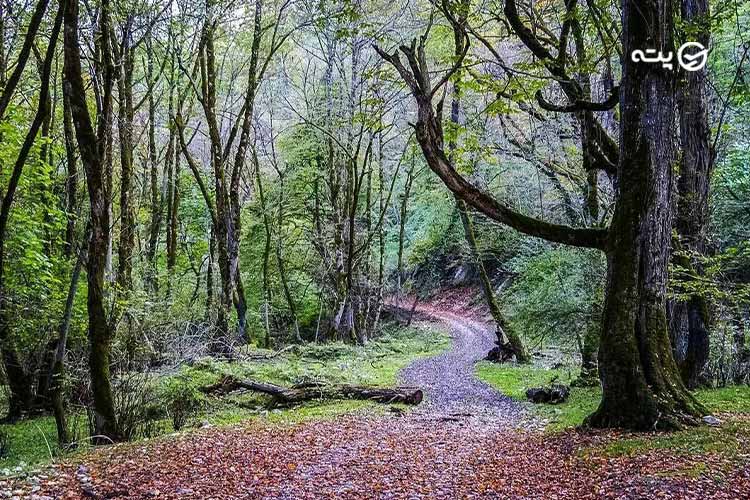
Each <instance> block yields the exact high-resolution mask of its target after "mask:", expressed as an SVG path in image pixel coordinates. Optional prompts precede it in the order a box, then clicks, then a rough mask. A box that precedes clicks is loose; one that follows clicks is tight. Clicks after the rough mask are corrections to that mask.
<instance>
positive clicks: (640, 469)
mask: <svg viewBox="0 0 750 500" xmlns="http://www.w3.org/2000/svg"><path fill="white" fill-rule="evenodd" d="M446 309H451V311H452V312H446ZM419 312H420V313H421V315H422V316H423V317H430V318H431V319H434V320H436V321H440V322H441V323H443V324H445V325H447V327H448V328H449V329H450V333H451V336H452V337H453V343H452V346H451V348H450V349H449V350H448V351H446V352H444V353H442V354H440V355H438V356H435V357H432V358H427V359H423V360H420V361H417V362H415V363H413V364H411V365H410V366H408V367H407V368H405V369H404V370H403V371H402V373H401V379H402V381H403V382H404V383H410V384H418V385H421V386H422V387H423V388H424V389H425V391H426V393H427V400H426V401H425V403H423V404H422V405H420V406H419V407H418V408H417V409H415V410H413V411H411V412H408V413H406V414H400V413H395V414H391V415H367V414H353V415H346V416H342V417H337V418H335V419H331V420H320V421H310V422H305V423H301V424H296V425H274V424H270V423H268V422H261V421H251V422H247V423H243V424H241V425H236V426H227V427H217V428H212V429H211V428H209V429H199V430H195V431H192V432H189V433H182V434H176V435H173V436H164V437H162V438H158V439H154V440H152V441H149V442H146V441H142V442H139V443H131V444H119V445H114V446H107V447H104V448H101V449H97V450H94V451H92V452H90V453H86V454H85V455H80V456H71V457H70V458H69V459H66V460H65V461H63V462H62V463H61V464H58V465H56V466H54V467H52V468H49V469H48V470H45V471H44V472H42V473H40V474H38V475H34V476H31V477H29V478H26V479H24V478H20V479H18V480H15V481H10V482H7V481H0V498H3V497H8V498H19V499H21V498H24V499H26V498H28V499H31V500H51V499H82V500H85V499H89V498H96V499H102V500H103V499H106V498H117V499H128V500H129V499H132V500H145V499H150V498H157V499H169V500H182V499H190V500H208V499H211V500H214V499H216V500H229V499H241V500H251V499H252V500H256V499H263V500H265V499H268V500H271V499H274V500H276V499H284V500H300V499H301V500H307V499H310V500H317V499H328V498H336V499H344V500H360V499H368V500H369V499H378V500H380V499H383V500H386V499H387V500H391V499H403V500H421V499H425V500H426V499H433V498H434V499H446V500H447V499H451V500H452V499H456V498H467V499H493V500H494V499H512V500H516V499H518V500H521V499H523V500H526V499H534V500H537V499H538V500H542V499H544V500H546V499H549V498H556V499H561V500H562V499H570V500H573V499H575V500H598V499H602V498H606V499H612V500H615V499H617V500H622V499H640V498H680V499H685V500H687V499H690V500H698V499H700V500H706V499H716V500H726V499H735V498H747V496H741V494H740V493H738V492H747V491H750V459H747V460H744V459H743V460H741V461H739V462H738V459H737V458H736V457H734V458H733V457H732V456H731V455H729V456H726V457H724V456H722V455H715V454H713V455H702V454H695V455H684V454H675V453H672V451H671V450H669V449H656V450H653V451H650V452H647V453H644V454H641V455H638V456H631V455H622V456H618V457H612V456H609V455H606V454H601V453H599V452H597V451H596V450H602V449H604V447H605V446H607V445H608V443H613V442H615V441H616V440H618V439H621V437H622V434H621V433H597V434H592V433H589V434H583V433H578V432H575V431H568V432H565V433H562V434H557V435H553V436H546V435H544V434H542V433H539V432H528V429H523V428H521V429H519V428H511V425H513V424H517V423H518V422H519V421H520V420H522V418H521V417H522V415H523V411H522V410H521V409H520V408H519V407H518V405H516V404H515V403H513V402H512V401H510V400H509V399H508V398H506V397H505V396H503V395H502V394H500V393H498V392H497V391H494V390H493V389H491V388H490V387H488V386H487V385H485V384H483V383H482V382H480V381H479V380H477V379H476V378H475V377H474V373H473V372H474V363H475V362H476V361H477V360H479V359H481V358H482V357H483V356H484V354H485V353H486V351H487V350H488V349H489V348H490V347H492V345H493V340H494V339H493V335H492V332H491V330H490V329H489V328H487V327H486V326H485V325H483V324H482V323H481V322H478V321H474V320H472V319H468V318H467V317H465V315H464V313H462V312H461V311H460V310H459V309H457V308H455V307H454V308H445V307H443V308H441V307H439V306H432V307H430V306H424V307H423V308H421V310H419ZM483 417H488V418H483ZM736 444H737V449H746V448H747V447H748V446H750V442H748V440H747V439H745V438H744V437H743V436H742V435H741V434H738V438H737V443H736ZM584 451H585V453H584ZM697 467H700V469H697ZM694 470H701V471H705V473H702V474H700V475H696V474H694V473H693V474H691V473H688V474H683V473H682V472H681V471H694Z"/></svg>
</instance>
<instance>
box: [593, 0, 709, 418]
mask: <svg viewBox="0 0 750 500" xmlns="http://www.w3.org/2000/svg"><path fill="white" fill-rule="evenodd" d="M672 16H673V12H672V4H671V2H670V0H648V1H637V0H623V2H622V18H623V32H622V39H623V45H624V47H623V49H624V50H623V53H626V54H630V53H631V52H632V51H633V50H637V49H641V50H643V49H645V48H656V49H657V50H659V51H661V52H664V53H667V52H674V43H673V40H672V32H673V28H674V22H673V17H672ZM644 25H646V26H651V27H652V29H651V30H650V32H651V36H649V31H647V30H644V29H642V27H643V26H644ZM674 84H675V80H674V75H673V73H672V72H671V71H667V70H666V69H663V68H662V67H661V65H657V64H649V63H645V62H641V63H633V62H631V61H630V59H629V58H624V60H623V80H622V85H621V94H620V108H621V113H622V116H621V124H620V126H621V134H620V136H621V143H620V161H619V164H618V178H619V179H621V182H620V193H619V197H618V200H617V207H616V209H615V213H614V216H613V220H612V224H611V228H610V231H609V242H608V249H607V259H608V263H609V269H608V276H607V291H606V299H605V306H604V315H603V330H602V338H601V345H600V348H599V372H600V376H601V381H602V388H603V394H602V401H601V403H600V405H599V408H598V409H597V410H596V412H594V413H593V414H592V415H590V416H589V417H588V419H587V423H588V424H589V425H591V426H594V427H625V428H629V429H638V430H653V429H674V428H679V427H681V426H683V425H685V424H694V423H697V422H699V417H700V415H701V413H702V412H703V409H702V408H701V406H700V405H699V404H698V402H697V401H696V400H695V399H694V398H693V396H692V395H691V394H690V393H689V392H688V390H687V389H686V387H685V385H684V384H683V382H682V379H681V378H680V374H679V371H678V369H677V364H676V363H675V361H674V358H673V356H672V350H671V346H670V342H669V334H668V330H667V317H666V288H667V269H668V263H669V258H670V246H671V232H672V216H671V214H672V210H671V207H672V202H673V200H672V193H673V185H674V181H675V179H674V165H675V161H676V148H675V144H676V127H675V123H676V117H675V104H676V103H675V87H674Z"/></svg>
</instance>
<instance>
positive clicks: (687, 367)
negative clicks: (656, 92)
mask: <svg viewBox="0 0 750 500" xmlns="http://www.w3.org/2000/svg"><path fill="white" fill-rule="evenodd" d="M681 14H682V19H683V20H684V21H685V22H686V35H687V36H688V37H690V38H693V37H692V36H690V35H692V34H693V33H695V35H697V36H695V38H697V41H698V42H699V43H701V44H702V45H703V46H704V47H708V45H709V41H710V21H709V8H708V1H707V0H683V1H682V2H681ZM707 79H708V75H707V70H706V68H705V67H704V68H703V69H701V70H699V71H691V72H684V74H682V75H681V78H680V88H679V90H680V116H679V121H680V144H681V146H682V156H681V159H680V173H679V177H678V179H677V199H676V215H675V222H674V226H675V229H676V230H677V240H676V241H675V242H674V243H675V246H676V248H675V250H676V252H675V254H674V256H673V263H674V265H675V267H676V268H677V270H678V273H677V274H678V278H682V279H683V280H685V281H687V282H688V283H690V282H695V281H699V277H700V276H701V275H702V274H703V271H702V269H703V263H702V262H701V258H702V257H704V256H705V255H706V253H707V251H708V234H707V233H708V231H707V225H708V193H709V186H710V180H711V172H712V170H713V163H714V154H715V153H714V152H713V150H712V147H711V144H710V143H709V141H710V140H711V132H710V127H709V123H708V105H707V102H706V98H707V94H708V87H707V81H708V80H707ZM684 295H687V297H685V298H684V299H683V298H680V299H676V300H670V301H669V303H668V308H667V311H668V313H669V314H668V316H669V327H670V334H671V337H672V343H673V346H674V354H675V358H676V360H677V364H678V366H679V369H680V372H681V374H682V379H683V381H684V382H685V384H687V386H688V387H690V388H695V387H697V386H698V385H699V383H700V382H701V376H702V374H703V370H704V368H705V366H706V363H707V362H708V354H709V330H710V320H711V318H710V313H709V303H708V300H707V298H706V297H705V296H704V295H703V294H701V293H700V292H699V291H697V290H693V291H692V293H691V292H690V291H688V292H687V293H686V294H684Z"/></svg>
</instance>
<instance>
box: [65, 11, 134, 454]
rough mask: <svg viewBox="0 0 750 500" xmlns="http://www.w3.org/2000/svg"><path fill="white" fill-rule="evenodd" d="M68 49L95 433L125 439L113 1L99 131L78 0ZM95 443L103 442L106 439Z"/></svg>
mask: <svg viewBox="0 0 750 500" xmlns="http://www.w3.org/2000/svg"><path fill="white" fill-rule="evenodd" d="M64 5H65V38H64V39H65V52H64V73H65V83H64V91H65V92H67V93H68V97H69V101H70V108H71V114H72V118H73V123H74V126H75V130H76V138H77V141H78V150H79V151H80V155H81V163H82V164H83V166H84V169H85V171H86V181H87V184H88V191H89V203H90V205H91V235H90V237H89V245H88V259H87V266H86V270H87V282H88V299H87V310H88V317H89V326H88V337H89V349H90V352H89V371H90V374H91V392H92V394H93V399H94V434H95V435H96V436H106V438H108V439H110V440H112V441H119V440H121V439H122V435H121V433H120V431H119V426H118V423H117V417H116V413H115V407H114V398H113V395H112V385H111V382H110V372H109V363H110V349H111V342H112V337H113V331H112V328H111V326H110V324H109V322H108V320H107V312H106V309H105V305H104V273H105V269H106V265H107V247H108V233H109V230H110V226H109V222H110V210H109V205H110V203H109V201H108V200H109V193H108V189H107V184H108V182H107V179H106V165H105V158H106V154H107V153H106V149H107V147H108V144H107V141H106V135H107V134H106V130H107V127H108V122H109V121H110V120H111V119H112V87H113V83H114V78H115V75H114V67H113V64H112V55H111V49H110V45H109V39H108V38H109V37H108V36H106V35H104V34H106V33H109V30H110V25H109V15H110V11H109V10H110V4H109V0H103V2H102V10H101V18H100V23H101V29H100V34H99V36H100V37H101V40H100V42H101V47H102V54H101V55H102V62H103V64H102V66H103V67H102V70H103V74H102V75H101V76H102V85H103V95H102V110H101V113H100V115H99V116H98V117H97V121H98V126H97V133H96V134H95V133H94V128H93V125H92V122H91V117H90V115H89V111H88V107H87V103H86V89H85V85H84V82H83V76H82V68H81V54H80V45H79V40H78V2H77V0H65V1H64ZM95 441H97V442H101V441H102V439H101V438H97V439H96V440H95Z"/></svg>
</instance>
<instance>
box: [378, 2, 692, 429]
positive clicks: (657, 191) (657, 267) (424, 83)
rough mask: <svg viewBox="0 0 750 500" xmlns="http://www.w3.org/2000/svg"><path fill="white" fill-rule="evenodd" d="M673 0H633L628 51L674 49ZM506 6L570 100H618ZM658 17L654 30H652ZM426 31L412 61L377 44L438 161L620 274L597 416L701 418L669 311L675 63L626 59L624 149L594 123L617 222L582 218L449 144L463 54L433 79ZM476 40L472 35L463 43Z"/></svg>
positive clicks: (495, 210)
mask: <svg viewBox="0 0 750 500" xmlns="http://www.w3.org/2000/svg"><path fill="white" fill-rule="evenodd" d="M669 5H670V3H669V1H668V0H650V1H647V2H637V5H636V2H634V1H633V0H623V1H622V12H623V31H622V52H623V53H626V54H629V53H631V52H632V51H633V50H635V49H640V48H643V47H651V46H654V47H655V48H656V49H657V50H661V51H664V52H668V51H670V50H672V49H673V48H674V47H673V45H674V44H673V40H672V31H673V28H674V20H673V18H672V11H671V9H670V8H669ZM505 12H506V15H507V16H508V20H509V22H510V24H511V26H512V27H513V29H514V32H515V33H516V34H517V35H518V36H519V38H521V40H522V41H523V42H524V44H525V45H526V46H527V47H529V48H530V49H531V50H532V52H535V53H538V54H539V56H540V58H542V59H544V60H545V61H546V64H547V68H548V70H549V71H550V72H551V73H552V74H553V75H555V76H558V77H561V78H562V77H566V78H565V79H562V80H561V87H562V89H563V91H564V92H565V94H566V96H567V97H568V99H569V100H570V101H571V104H570V105H569V106H566V107H565V110H570V111H578V110H582V109H586V108H588V109H607V108H606V106H604V105H601V104H599V103H591V102H587V101H584V100H583V99H582V97H581V93H580V88H579V87H578V86H577V85H576V84H575V83H574V81H573V80H571V79H569V78H567V74H566V72H565V68H564V65H561V64H559V59H558V58H552V57H551V54H549V53H548V52H547V51H546V49H545V48H544V47H543V46H542V45H541V43H540V42H539V41H538V40H537V39H536V37H535V35H534V34H533V32H531V30H529V29H528V28H527V27H526V26H525V25H523V23H522V22H520V18H519V17H518V14H517V10H516V6H515V1H514V0H507V1H506V4H505ZM644 24H646V25H648V26H651V27H652V28H651V30H650V33H651V36H650V38H649V35H648V32H646V31H645V30H642V29H640V27H641V26H642V25H644ZM425 42H426V36H422V37H421V38H420V40H419V42H417V40H414V41H413V42H412V44H411V46H402V47H401V48H400V51H401V52H402V53H403V54H404V55H405V56H406V59H407V63H408V68H407V67H406V66H405V65H404V64H403V63H402V62H401V59H400V57H399V54H398V52H395V53H392V54H388V53H386V52H384V51H383V50H381V49H379V48H377V47H376V50H377V51H378V53H379V54H380V55H381V57H383V58H384V59H385V60H387V61H389V62H390V63H391V64H392V65H393V66H394V67H395V68H396V70H397V71H398V73H399V75H400V76H401V78H402V79H403V80H404V81H405V82H406V84H407V85H408V87H409V90H410V91H411V94H412V96H413V97H414V100H415V101H416V104H417V118H418V120H417V123H416V124H415V129H416V137H417V140H418V142H419V144H420V146H421V148H422V152H423V153H424V156H425V159H426V160H427V163H428V165H429V166H430V168H431V169H432V170H433V172H435V173H436V174H437V175H438V177H440V179H441V180H442V181H443V183H444V184H445V185H446V186H447V187H448V188H449V189H450V190H451V191H452V192H453V193H454V194H455V195H456V196H457V197H459V198H460V199H462V200H464V201H465V202H466V203H467V205H469V206H470V207H472V208H473V209H475V210H478V211H479V212H481V213H483V214H485V215H487V216H488V217H490V218H492V219H494V220H495V221H497V222H500V223H503V224H506V225H508V226H510V227H513V228H515V229H516V230H518V231H520V232H522V233H525V234H528V235H530V236H536V237H540V238H543V239H546V240H548V241H553V242H558V243H565V244H569V245H575V246H582V247H589V248H598V249H600V250H602V251H604V252H605V253H606V255H607V260H608V265H609V267H608V278H607V290H606V299H605V308H604V313H603V324H602V327H603V330H602V339H601V345H600V351H599V360H600V363H599V369H600V377H601V381H602V388H603V395H602V401H601V403H600V406H599V408H598V409H597V410H596V412H594V414H592V415H591V416H590V417H589V418H588V419H587V423H588V424H589V425H591V426H595V427H624V428H630V429H641V430H646V429H654V428H662V429H670V428H677V427H680V426H682V425H685V424H694V423H696V422H697V421H698V417H699V416H700V415H701V413H702V412H703V409H702V407H701V406H700V405H699V404H698V403H697V402H696V400H695V399H694V398H693V396H692V395H691V394H690V393H689V392H688V391H687V389H686V388H685V386H684V384H683V383H682V380H681V378H680V377H679V373H678V370H677V367H676V364H675V361H674V358H673V356H672V351H671V348H670V344H669V336H668V332H667V321H666V312H665V311H666V286H667V268H668V262H669V256H670V252H669V248H670V237H671V227H672V216H671V202H672V185H673V184H672V183H673V176H674V174H673V172H672V164H673V161H674V160H675V158H676V155H675V147H674V144H675V139H676V130H675V127H674V120H672V119H671V118H672V117H674V112H675V109H676V108H675V105H676V102H675V88H674V85H673V76H672V74H671V73H669V72H667V71H665V70H663V69H662V68H661V67H660V66H658V65H649V64H646V63H633V62H632V61H630V60H629V59H628V58H623V59H624V62H623V81H622V84H621V88H620V97H619V105H620V109H621V115H622V116H621V121H620V130H621V132H620V136H621V138H622V140H621V143H620V144H619V148H618V149H619V151H613V150H612V149H613V148H612V145H611V144H610V142H609V140H608V139H607V138H606V137H607V136H604V135H601V134H603V133H604V131H603V130H602V129H601V127H600V126H597V125H596V123H594V124H592V125H591V127H592V133H593V134H594V136H595V137H596V141H597V144H598V146H599V147H600V148H601V150H600V151H599V152H598V154H599V156H600V158H601V159H602V160H607V161H606V162H602V164H601V167H602V168H603V169H605V170H609V171H612V169H611V167H610V166H609V165H608V164H609V159H608V158H607V157H605V156H604V155H607V156H609V157H615V158H617V162H616V170H615V171H614V172H612V173H614V174H615V175H616V176H617V179H618V181H619V193H618V196H617V200H616V208H615V212H614V216H613V220H612V223H611V225H610V227H609V228H608V229H599V228H575V227H569V226H563V225H559V224H552V223H548V222H546V221H542V220H538V219H534V218H532V217H528V216H525V215H523V214H521V213H519V212H517V211H515V210H513V209H511V208H510V207H508V206H507V205H504V204H502V203H501V202H499V201H498V200H496V199H494V198H493V197H492V196H490V195H489V194H487V193H485V192H483V191H481V190H479V189H478V188H476V187H475V186H473V185H472V184H471V183H470V182H468V181H467V180H466V179H465V178H464V177H463V176H462V175H461V174H459V173H458V172H457V171H456V169H455V168H454V165H453V164H452V163H451V161H450V160H449V158H448V156H447V155H446V152H445V149H444V139H443V129H442V123H441V120H442V118H441V116H442V102H440V103H438V105H437V109H436V108H435V107H433V104H432V100H433V97H434V96H435V94H436V93H437V92H438V91H439V90H440V88H441V87H442V86H443V85H444V84H445V83H446V82H447V81H448V80H449V79H450V77H451V76H452V74H453V73H454V72H455V71H456V69H457V68H458V67H459V65H460V64H461V58H459V59H458V60H457V61H456V62H455V63H454V64H453V66H452V67H451V68H450V70H449V71H448V73H447V74H446V75H443V76H442V77H441V78H440V80H439V81H438V83H437V84H435V85H433V84H432V83H431V80H430V72H429V68H428V66H427V59H426V57H425ZM468 49H469V38H468V36H465V38H464V40H463V41H462V50H461V54H466V53H467V52H468Z"/></svg>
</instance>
